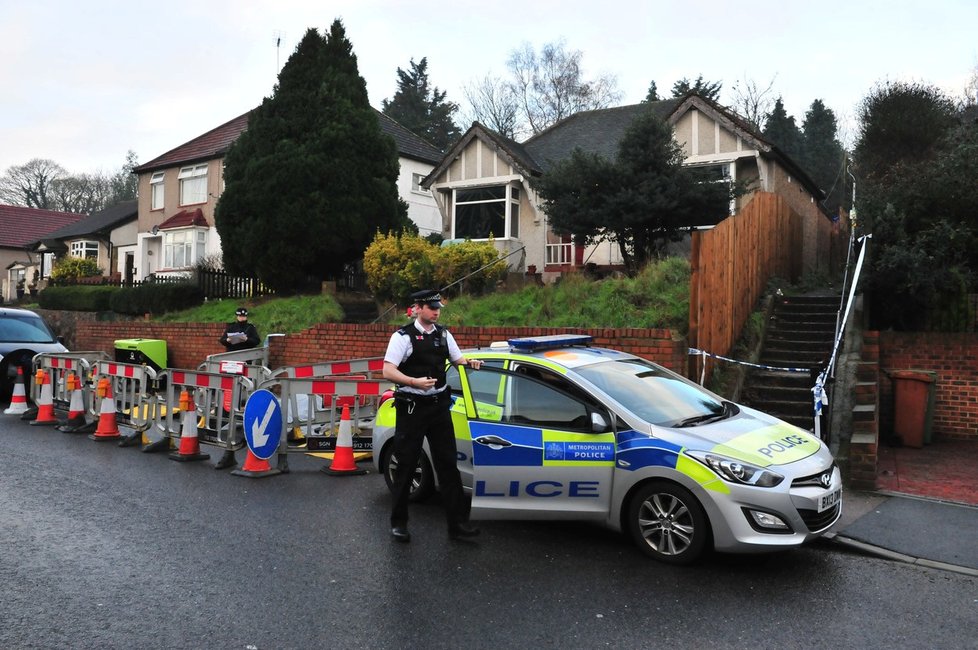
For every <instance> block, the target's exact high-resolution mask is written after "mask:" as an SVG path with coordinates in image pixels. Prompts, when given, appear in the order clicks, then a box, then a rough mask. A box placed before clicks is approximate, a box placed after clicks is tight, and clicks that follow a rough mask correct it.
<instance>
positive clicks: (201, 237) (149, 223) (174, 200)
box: [133, 111, 442, 280]
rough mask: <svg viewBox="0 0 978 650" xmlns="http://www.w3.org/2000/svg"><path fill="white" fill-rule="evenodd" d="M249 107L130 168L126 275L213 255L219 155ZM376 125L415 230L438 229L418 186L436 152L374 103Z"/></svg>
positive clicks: (431, 204) (175, 270) (184, 265)
mask: <svg viewBox="0 0 978 650" xmlns="http://www.w3.org/2000/svg"><path fill="white" fill-rule="evenodd" d="M249 115H250V111H249V112H248V113H245V114H244V115H240V116H238V117H236V118H234V119H233V120H231V121H229V122H226V123H225V124H222V125H220V126H218V127H216V128H214V129H212V130H210V131H208V132H207V133H204V134H203V135H200V136H198V137H196V138H194V139H192V140H190V141H189V142H186V143H184V144H182V145H180V146H178V147H176V148H175V149H171V150H170V151H168V152H166V153H164V154H163V155H161V156H158V157H156V158H154V159H153V160H150V161H149V162H147V163H145V164H142V165H139V166H138V167H136V168H135V169H134V170H133V173H135V174H137V176H138V184H139V185H138V187H139V189H138V195H139V199H138V215H139V216H138V234H137V241H136V246H135V260H134V262H135V269H134V277H136V278H138V279H140V280H145V279H146V278H147V277H149V276H151V275H155V276H167V275H183V274H186V273H187V272H188V271H190V270H191V269H192V268H193V267H194V265H195V264H196V263H197V262H198V261H200V260H202V259H205V258H210V257H220V255H221V241H220V237H219V235H218V233H217V229H216V228H215V226H214V210H215V208H216V207H217V200H218V197H220V195H221V193H222V192H223V190H224V156H225V155H226V154H227V152H228V149H229V148H230V146H231V144H233V143H234V141H235V140H236V139H237V138H238V136H240V135H241V134H242V133H243V132H244V131H245V129H247V128H248V116H249ZM377 120H378V122H379V124H380V129H381V131H383V132H384V133H386V134H387V135H389V136H390V137H391V138H393V139H394V142H395V144H396V145H397V151H398V161H399V163H400V175H399V176H398V180H397V188H398V194H399V196H400V197H401V198H402V199H403V200H404V201H405V202H406V203H407V204H408V217H409V218H410V219H411V220H412V221H413V222H414V223H415V224H416V225H417V226H418V229H419V230H420V232H421V234H422V235H426V234H429V233H432V232H440V231H441V228H442V225H441V221H442V220H441V215H440V214H439V212H438V207H437V206H436V204H435V200H434V198H433V197H432V195H431V192H430V191H428V190H427V189H425V188H423V187H422V186H421V183H422V181H423V180H424V178H425V177H426V176H427V175H428V173H429V172H430V171H431V170H432V169H433V168H434V166H435V165H436V164H438V162H439V161H440V160H441V158H442V153H441V151H439V150H438V149H437V148H435V147H434V146H433V145H431V144H430V143H428V142H427V141H425V140H423V139H422V138H419V137H418V136H416V135H414V134H413V133H411V132H410V131H408V130H407V129H405V128H404V127H403V126H401V125H400V124H398V123H397V122H395V121H394V120H392V119H390V118H389V117H387V116H386V115H384V114H382V113H380V112H379V111H377Z"/></svg>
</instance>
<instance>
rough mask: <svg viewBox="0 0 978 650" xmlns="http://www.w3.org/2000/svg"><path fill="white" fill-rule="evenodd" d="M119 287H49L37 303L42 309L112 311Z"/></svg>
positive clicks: (38, 298) (39, 296) (40, 295)
mask: <svg viewBox="0 0 978 650" xmlns="http://www.w3.org/2000/svg"><path fill="white" fill-rule="evenodd" d="M119 291H121V289H119V287H107V286H99V285H92V286H88V285H77V286H72V287H48V288H47V289H45V290H44V291H42V292H41V293H40V294H38V297H37V302H38V304H39V305H40V306H41V308H42V309H63V310H65V311H111V310H112V296H113V295H115V294H116V293H118V292H119Z"/></svg>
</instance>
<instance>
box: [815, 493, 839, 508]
mask: <svg viewBox="0 0 978 650" xmlns="http://www.w3.org/2000/svg"><path fill="white" fill-rule="evenodd" d="M839 501H842V488H839V489H838V490H836V491H835V492H829V493H828V494H823V495H822V496H820V497H819V498H818V511H819V512H824V511H825V510H828V509H829V508H831V507H832V506H834V505H835V504H837V503H839Z"/></svg>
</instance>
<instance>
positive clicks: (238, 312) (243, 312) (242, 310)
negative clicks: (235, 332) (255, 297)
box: [234, 307, 248, 316]
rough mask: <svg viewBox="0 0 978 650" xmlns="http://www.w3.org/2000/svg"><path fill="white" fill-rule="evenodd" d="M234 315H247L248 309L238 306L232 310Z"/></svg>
mask: <svg viewBox="0 0 978 650" xmlns="http://www.w3.org/2000/svg"><path fill="white" fill-rule="evenodd" d="M234 315H235V316H247V315H248V310H247V309H245V308H244V307H238V308H237V309H235V310H234Z"/></svg>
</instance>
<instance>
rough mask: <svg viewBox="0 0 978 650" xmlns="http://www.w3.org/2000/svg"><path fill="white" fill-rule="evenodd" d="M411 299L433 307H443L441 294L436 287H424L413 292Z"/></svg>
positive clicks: (416, 302)
mask: <svg viewBox="0 0 978 650" xmlns="http://www.w3.org/2000/svg"><path fill="white" fill-rule="evenodd" d="M411 300H412V301H413V302H414V303H415V304H417V305H428V306H429V307H431V308H432V309H441V308H442V306H443V305H442V304H441V294H440V293H438V292H437V291H435V290H434V289H422V290H421V291H415V292H414V293H412V294H411Z"/></svg>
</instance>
